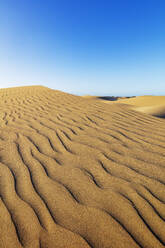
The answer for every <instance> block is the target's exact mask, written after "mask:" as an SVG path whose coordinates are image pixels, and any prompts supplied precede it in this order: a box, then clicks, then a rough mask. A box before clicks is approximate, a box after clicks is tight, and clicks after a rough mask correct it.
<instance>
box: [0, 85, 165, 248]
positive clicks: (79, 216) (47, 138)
mask: <svg viewBox="0 0 165 248" xmlns="http://www.w3.org/2000/svg"><path fill="white" fill-rule="evenodd" d="M129 100H130V99H129ZM129 100H125V101H129ZM140 107H145V106H144V104H143V105H142V106H140ZM0 247H2V248H19V247H26V248H32V247H33V248H39V247H42V248H136V247H137V248H138V247H145V248H163V247H165V120H164V119H160V118H157V117H153V116H149V115H147V114H145V113H140V112H137V111H134V110H133V109H131V108H130V107H129V106H128V105H127V104H123V103H121V104H105V103H104V102H101V101H98V100H97V99H93V100H92V101H91V100H90V99H88V98H82V97H78V96H74V95H70V94H66V93H63V92H60V91H55V90H51V89H48V88H46V87H40V86H33V87H20V88H11V89H1V90H0Z"/></svg>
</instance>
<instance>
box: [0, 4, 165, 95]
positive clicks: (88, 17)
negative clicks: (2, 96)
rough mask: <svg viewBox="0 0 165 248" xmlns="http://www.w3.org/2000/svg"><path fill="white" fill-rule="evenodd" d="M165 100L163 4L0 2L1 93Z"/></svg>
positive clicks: (164, 11)
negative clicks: (40, 89) (28, 90)
mask: <svg viewBox="0 0 165 248" xmlns="http://www.w3.org/2000/svg"><path fill="white" fill-rule="evenodd" d="M33 84H35V85H36V84H39V85H45V86H47V87H50V88H54V89H59V90H62V91H66V92H70V93H74V94H93V95H95V94H96V95H143V94H164V95H165V0H107V1H106V0H102V1H101V0H100V1H98V0H95V1H93V0H52V1H51V0H27V1H26V0H14V1H13V0H0V87H14V86H19V85H33Z"/></svg>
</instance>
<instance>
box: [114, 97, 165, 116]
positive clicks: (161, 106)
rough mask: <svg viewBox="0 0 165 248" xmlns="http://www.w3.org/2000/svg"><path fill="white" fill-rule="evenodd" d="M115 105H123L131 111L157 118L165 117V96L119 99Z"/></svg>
mask: <svg viewBox="0 0 165 248" xmlns="http://www.w3.org/2000/svg"><path fill="white" fill-rule="evenodd" d="M117 103H125V104H129V105H131V106H132V109H135V110H137V111H140V112H143V113H146V114H150V115H153V116H157V117H165V96H139V97H135V98H130V99H120V100H118V101H117Z"/></svg>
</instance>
